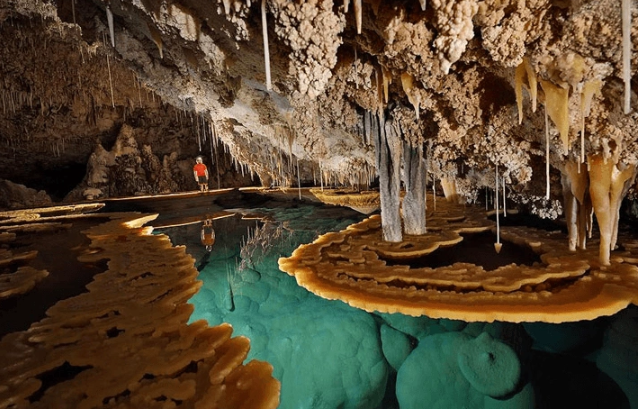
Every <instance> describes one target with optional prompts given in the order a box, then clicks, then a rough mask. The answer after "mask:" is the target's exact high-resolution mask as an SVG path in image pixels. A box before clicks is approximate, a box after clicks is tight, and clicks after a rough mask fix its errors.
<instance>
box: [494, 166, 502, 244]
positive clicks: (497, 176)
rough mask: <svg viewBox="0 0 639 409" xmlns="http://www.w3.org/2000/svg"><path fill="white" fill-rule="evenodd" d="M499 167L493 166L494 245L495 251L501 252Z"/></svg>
mask: <svg viewBox="0 0 639 409" xmlns="http://www.w3.org/2000/svg"><path fill="white" fill-rule="evenodd" d="M498 168H499V166H498V165H495V219H496V220H497V243H495V251H496V252H497V253H499V252H500V251H501V247H502V243H501V242H500V241H499V171H498Z"/></svg>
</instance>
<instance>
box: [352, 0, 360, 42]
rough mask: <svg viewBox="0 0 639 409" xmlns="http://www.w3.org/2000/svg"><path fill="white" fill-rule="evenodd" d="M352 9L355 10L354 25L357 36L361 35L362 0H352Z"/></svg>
mask: <svg viewBox="0 0 639 409" xmlns="http://www.w3.org/2000/svg"><path fill="white" fill-rule="evenodd" d="M353 8H354V9H355V10H354V11H355V24H356V25H357V34H362V0H354V1H353Z"/></svg>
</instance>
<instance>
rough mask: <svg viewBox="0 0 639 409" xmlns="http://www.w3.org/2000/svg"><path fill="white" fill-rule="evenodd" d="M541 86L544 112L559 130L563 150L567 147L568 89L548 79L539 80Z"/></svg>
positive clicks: (565, 150)
mask: <svg viewBox="0 0 639 409" xmlns="http://www.w3.org/2000/svg"><path fill="white" fill-rule="evenodd" d="M541 88H542V89H543V90H544V95H545V97H546V101H545V103H544V106H545V107H546V114H547V115H548V116H550V119H552V121H553V122H554V123H555V125H556V126H557V128H558V130H559V136H560V138H561V142H562V146H563V148H564V152H568V148H569V139H568V138H569V136H570V135H569V127H570V116H569V114H568V89H567V88H562V87H559V86H556V85H555V84H553V83H552V82H550V81H544V80H541Z"/></svg>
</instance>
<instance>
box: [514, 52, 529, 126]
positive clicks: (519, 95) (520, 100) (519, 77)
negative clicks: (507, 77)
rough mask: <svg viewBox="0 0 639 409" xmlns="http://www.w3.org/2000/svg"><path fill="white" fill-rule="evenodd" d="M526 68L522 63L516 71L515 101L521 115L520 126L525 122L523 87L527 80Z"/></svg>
mask: <svg viewBox="0 0 639 409" xmlns="http://www.w3.org/2000/svg"><path fill="white" fill-rule="evenodd" d="M526 75H527V73H526V67H525V63H524V62H522V63H521V64H519V65H518V66H517V68H516V69H515V99H516V100H517V113H518V114H519V125H521V122H522V121H523V120H524V95H523V94H524V93H523V86H524V81H525V79H526Z"/></svg>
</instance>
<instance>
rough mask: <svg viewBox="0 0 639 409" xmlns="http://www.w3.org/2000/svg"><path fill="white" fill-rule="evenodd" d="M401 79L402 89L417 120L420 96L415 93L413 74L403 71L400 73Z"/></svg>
mask: <svg viewBox="0 0 639 409" xmlns="http://www.w3.org/2000/svg"><path fill="white" fill-rule="evenodd" d="M401 80H402V88H403V89H404V92H405V93H406V96H407V97H408V101H409V102H410V103H411V104H412V105H413V108H414V109H415V116H416V117H417V120H418V121H419V104H420V98H419V94H418V93H415V89H414V87H413V76H412V75H410V74H409V73H407V72H404V73H402V77H401Z"/></svg>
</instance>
